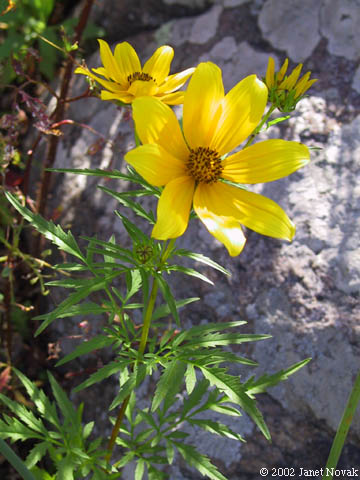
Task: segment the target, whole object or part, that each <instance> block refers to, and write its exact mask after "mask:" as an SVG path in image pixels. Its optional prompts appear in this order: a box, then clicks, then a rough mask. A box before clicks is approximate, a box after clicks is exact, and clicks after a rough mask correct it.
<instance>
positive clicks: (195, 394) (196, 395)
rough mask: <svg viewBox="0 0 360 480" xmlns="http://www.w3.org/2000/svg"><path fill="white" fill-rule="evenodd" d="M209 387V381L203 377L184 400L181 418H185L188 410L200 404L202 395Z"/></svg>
mask: <svg viewBox="0 0 360 480" xmlns="http://www.w3.org/2000/svg"><path fill="white" fill-rule="evenodd" d="M208 388H209V381H208V380H206V379H205V378H203V379H202V380H201V381H200V382H198V384H197V385H196V387H195V388H194V390H193V391H192V392H191V394H190V395H189V396H188V398H186V399H185V400H184V403H183V408H182V412H181V418H185V417H186V415H187V413H189V412H190V410H191V409H192V408H194V407H196V406H198V405H199V404H200V401H201V399H202V398H203V396H204V395H205V394H206V392H207V391H208Z"/></svg>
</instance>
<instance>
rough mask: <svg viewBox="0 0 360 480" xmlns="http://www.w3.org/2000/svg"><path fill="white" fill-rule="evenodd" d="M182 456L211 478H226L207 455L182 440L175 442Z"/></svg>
mask: <svg viewBox="0 0 360 480" xmlns="http://www.w3.org/2000/svg"><path fill="white" fill-rule="evenodd" d="M174 445H176V448H177V449H178V450H179V452H180V454H181V456H182V457H183V458H184V460H185V461H186V463H188V464H189V465H190V466H191V467H195V468H196V469H197V470H199V472H200V473H201V474H202V475H204V476H207V477H208V478H210V479H211V480H226V478H225V477H224V476H223V475H222V474H221V473H220V472H219V471H218V469H217V468H216V467H215V465H213V464H212V463H211V462H210V460H209V458H208V457H207V456H206V455H202V454H201V453H199V452H198V451H197V450H196V448H195V447H193V446H191V445H186V444H184V443H180V442H174Z"/></svg>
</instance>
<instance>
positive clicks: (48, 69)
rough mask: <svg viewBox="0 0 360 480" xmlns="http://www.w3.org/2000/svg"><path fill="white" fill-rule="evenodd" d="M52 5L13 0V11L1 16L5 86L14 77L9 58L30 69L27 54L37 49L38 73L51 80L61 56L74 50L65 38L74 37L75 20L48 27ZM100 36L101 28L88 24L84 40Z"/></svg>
mask: <svg viewBox="0 0 360 480" xmlns="http://www.w3.org/2000/svg"><path fill="white" fill-rule="evenodd" d="M54 6H55V0H16V1H15V8H13V9H11V10H9V11H8V13H6V14H5V15H3V16H2V17H1V22H2V25H3V27H2V28H3V29H4V37H3V40H2V42H1V44H0V65H1V67H0V68H1V70H2V78H3V82H4V83H10V82H11V81H13V80H14V79H15V77H16V73H15V71H14V70H13V68H12V64H11V57H13V58H14V59H15V60H25V62H27V63H28V68H29V70H31V63H33V64H35V59H34V58H33V59H32V60H31V58H30V57H29V55H28V53H29V48H30V47H32V48H36V49H38V50H39V55H40V60H41V61H40V62H39V70H40V73H41V74H42V75H44V76H45V77H46V78H47V79H48V80H51V79H53V78H54V74H55V69H56V67H57V64H58V62H59V58H60V55H61V54H64V53H66V52H67V51H70V50H73V49H74V46H73V45H71V43H70V42H69V40H68V38H70V37H72V36H73V33H74V28H75V26H76V23H77V19H66V20H64V21H62V23H61V25H60V24H57V25H49V19H50V17H51V14H52V12H53V9H54ZM103 33H104V32H103V31H102V30H101V29H100V28H97V27H95V25H93V24H89V25H88V26H87V28H86V29H85V32H84V39H87V38H96V37H99V36H102V35H103ZM53 45H55V46H58V48H54V46H53ZM75 47H76V46H75ZM62 51H63V52H62ZM29 62H30V63H29Z"/></svg>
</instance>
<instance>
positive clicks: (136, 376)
mask: <svg viewBox="0 0 360 480" xmlns="http://www.w3.org/2000/svg"><path fill="white" fill-rule="evenodd" d="M145 376H146V366H145V365H144V364H140V365H136V366H135V367H134V371H133V372H132V373H131V374H130V376H129V378H128V380H127V381H126V382H125V383H124V384H123V385H121V387H120V392H119V393H118V394H117V395H116V397H115V398H114V400H113V401H112V403H111V405H110V407H109V410H113V409H114V408H115V407H117V406H118V405H120V403H122V402H123V401H124V400H125V398H127V397H128V396H129V395H130V394H131V392H132V391H133V390H134V389H135V388H136V387H138V386H139V385H140V384H141V383H142V382H143V381H144V378H145Z"/></svg>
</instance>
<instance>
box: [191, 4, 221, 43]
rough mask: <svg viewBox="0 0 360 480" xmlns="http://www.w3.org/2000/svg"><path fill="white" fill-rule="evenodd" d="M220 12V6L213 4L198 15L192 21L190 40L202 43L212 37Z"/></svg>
mask: <svg viewBox="0 0 360 480" xmlns="http://www.w3.org/2000/svg"><path fill="white" fill-rule="evenodd" d="M221 12H222V8H221V6H220V5H215V6H214V7H212V8H211V10H209V11H208V12H206V13H203V14H202V15H200V16H199V17H198V18H197V19H196V20H195V22H194V23H193V26H192V29H191V33H190V42H191V43H196V44H201V45H202V44H204V43H207V42H208V41H209V40H210V39H211V38H213V37H214V36H215V35H216V30H217V27H218V23H219V17H220V14H221Z"/></svg>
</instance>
